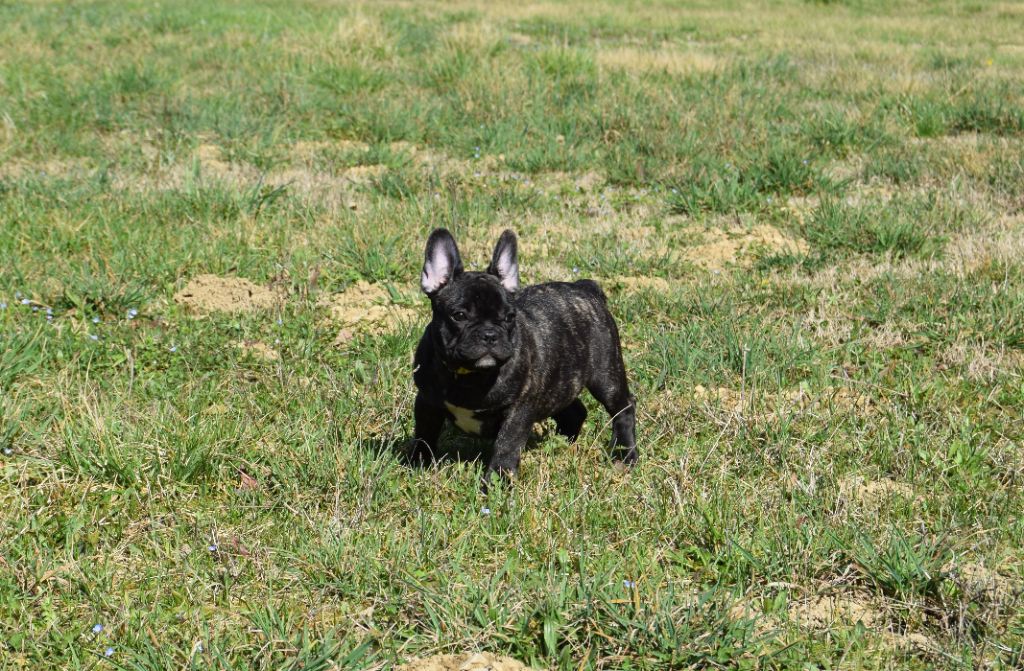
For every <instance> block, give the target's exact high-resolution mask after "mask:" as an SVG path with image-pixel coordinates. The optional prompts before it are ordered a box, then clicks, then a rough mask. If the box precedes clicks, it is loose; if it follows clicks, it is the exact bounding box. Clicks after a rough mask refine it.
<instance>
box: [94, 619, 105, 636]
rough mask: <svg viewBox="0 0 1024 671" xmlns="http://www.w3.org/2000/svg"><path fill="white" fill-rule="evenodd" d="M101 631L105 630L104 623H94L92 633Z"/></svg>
mask: <svg viewBox="0 0 1024 671" xmlns="http://www.w3.org/2000/svg"><path fill="white" fill-rule="evenodd" d="M101 631H103V625H102V624H99V623H98V622H97V623H96V624H94V625H92V633H94V634H98V633H100V632H101Z"/></svg>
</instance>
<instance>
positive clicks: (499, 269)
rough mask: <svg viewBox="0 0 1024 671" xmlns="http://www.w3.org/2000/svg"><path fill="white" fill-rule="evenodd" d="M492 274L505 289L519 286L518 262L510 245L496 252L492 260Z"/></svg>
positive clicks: (512, 289) (515, 288)
mask: <svg viewBox="0 0 1024 671" xmlns="http://www.w3.org/2000/svg"><path fill="white" fill-rule="evenodd" d="M494 274H495V275H497V276H498V279H499V280H501V286H503V287H505V289H506V290H507V291H515V290H517V289H518V288H519V262H518V261H516V255H515V251H514V250H513V249H512V248H511V247H506V248H505V249H503V250H501V252H499V253H498V256H497V258H496V259H495V260H494Z"/></svg>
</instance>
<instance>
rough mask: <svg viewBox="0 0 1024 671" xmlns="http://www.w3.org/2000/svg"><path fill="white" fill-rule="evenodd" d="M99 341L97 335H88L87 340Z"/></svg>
mask: <svg viewBox="0 0 1024 671" xmlns="http://www.w3.org/2000/svg"><path fill="white" fill-rule="evenodd" d="M99 339H100V337H99V336H98V335H96V334H95V333H92V334H90V335H89V340H99Z"/></svg>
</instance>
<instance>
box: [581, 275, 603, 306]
mask: <svg viewBox="0 0 1024 671" xmlns="http://www.w3.org/2000/svg"><path fill="white" fill-rule="evenodd" d="M575 284H576V286H577V287H579V288H580V289H582V290H583V291H585V292H587V293H588V294H590V295H591V296H593V297H594V298H600V299H601V302H602V303H604V304H606V305H607V304H608V297H607V296H605V294H604V290H603V289H602V288H601V285H600V284H598V283H597V282H595V281H594V280H576V282H575Z"/></svg>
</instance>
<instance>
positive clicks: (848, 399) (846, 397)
mask: <svg viewBox="0 0 1024 671" xmlns="http://www.w3.org/2000/svg"><path fill="white" fill-rule="evenodd" d="M780 400H781V401H782V402H783V403H784V404H785V405H787V406H789V407H790V408H792V409H796V410H806V411H818V410H841V411H845V412H849V411H855V410H867V409H869V408H870V407H871V398H870V397H868V396H867V395H865V394H859V393H857V392H856V391H854V390H853V389H850V388H848V387H833V386H828V387H825V388H823V389H822V390H821V391H818V392H812V391H810V390H809V389H806V388H803V387H799V388H797V389H793V390H790V391H787V392H784V393H782V394H781V399H780Z"/></svg>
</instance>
